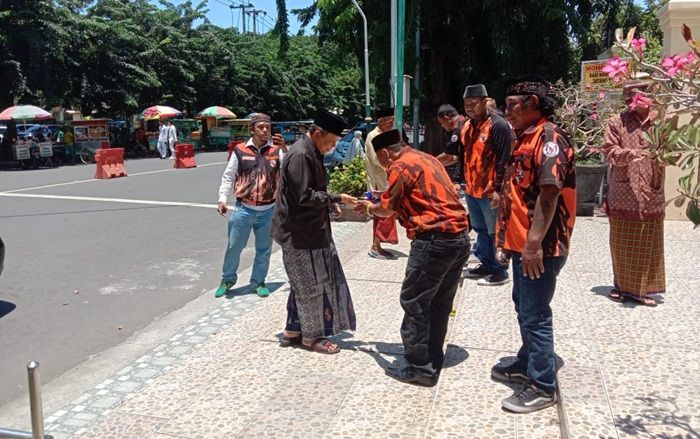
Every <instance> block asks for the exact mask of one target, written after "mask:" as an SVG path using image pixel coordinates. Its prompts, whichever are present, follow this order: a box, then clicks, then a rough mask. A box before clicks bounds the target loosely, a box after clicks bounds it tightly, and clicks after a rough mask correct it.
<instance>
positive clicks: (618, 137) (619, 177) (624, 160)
mask: <svg viewBox="0 0 700 439" xmlns="http://www.w3.org/2000/svg"><path fill="white" fill-rule="evenodd" d="M654 117H655V114H653V113H651V114H650V117H649V118H647V119H646V120H640V119H639V117H638V116H637V114H636V113H634V112H633V111H629V110H628V111H625V112H623V113H622V114H619V115H616V116H613V117H611V118H610V121H609V122H608V126H607V128H606V130H605V146H604V147H603V152H604V153H605V158H606V159H607V160H608V163H610V165H611V168H610V188H609V189H608V199H607V204H606V209H607V213H608V216H609V217H610V218H621V219H637V220H652V219H657V220H658V219H663V218H664V208H665V207H666V202H665V201H666V198H665V195H664V176H665V175H664V167H663V166H662V165H661V164H660V163H659V162H658V161H657V160H656V159H655V158H653V157H651V156H650V155H648V154H646V153H647V152H648V150H649V145H648V143H647V141H646V140H644V132H645V131H647V130H648V129H649V128H650V127H651V123H652V121H653V119H654Z"/></svg>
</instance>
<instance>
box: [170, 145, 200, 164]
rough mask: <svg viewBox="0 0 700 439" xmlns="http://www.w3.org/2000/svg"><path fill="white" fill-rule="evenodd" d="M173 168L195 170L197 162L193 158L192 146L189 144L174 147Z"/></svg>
mask: <svg viewBox="0 0 700 439" xmlns="http://www.w3.org/2000/svg"><path fill="white" fill-rule="evenodd" d="M173 167H174V168H176V169H179V168H196V167H197V160H195V158H194V146H192V145H190V144H189V143H180V144H178V145H175V164H174V165H173Z"/></svg>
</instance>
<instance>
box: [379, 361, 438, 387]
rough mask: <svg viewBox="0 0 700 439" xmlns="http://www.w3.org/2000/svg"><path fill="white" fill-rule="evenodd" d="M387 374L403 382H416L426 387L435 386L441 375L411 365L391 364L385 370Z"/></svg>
mask: <svg viewBox="0 0 700 439" xmlns="http://www.w3.org/2000/svg"><path fill="white" fill-rule="evenodd" d="M384 373H385V374H386V375H387V376H390V377H392V378H393V379H395V380H397V381H401V382H402V383H408V384H415V385H418V386H424V387H433V386H435V385H436V384H437V382H438V378H439V377H440V375H439V374H438V373H434V374H430V375H428V374H427V373H423V372H421V371H419V370H416V369H415V368H413V367H411V366H404V367H401V368H399V367H395V366H389V367H387V368H386V371H385V372H384Z"/></svg>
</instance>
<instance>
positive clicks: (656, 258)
mask: <svg viewBox="0 0 700 439" xmlns="http://www.w3.org/2000/svg"><path fill="white" fill-rule="evenodd" d="M610 254H611V256H612V265H613V273H614V274H615V288H616V289H617V290H618V291H620V293H622V295H624V296H628V297H633V298H636V299H643V298H645V297H648V296H650V295H653V294H660V293H664V292H665V290H666V273H665V266H664V221H663V220H630V219H617V218H610Z"/></svg>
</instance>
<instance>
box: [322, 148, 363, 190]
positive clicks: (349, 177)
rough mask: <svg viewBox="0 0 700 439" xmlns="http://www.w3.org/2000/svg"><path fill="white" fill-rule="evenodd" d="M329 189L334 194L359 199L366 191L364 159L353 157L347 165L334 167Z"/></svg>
mask: <svg viewBox="0 0 700 439" xmlns="http://www.w3.org/2000/svg"><path fill="white" fill-rule="evenodd" d="M328 186H329V189H330V190H331V192H332V193H334V194H348V195H352V196H355V197H361V196H362V195H363V194H364V193H365V192H366V191H367V173H366V172H365V159H364V158H362V157H355V158H354V159H353V161H351V162H350V163H349V164H348V165H340V166H336V167H335V169H333V172H331V178H330V183H329V185H328Z"/></svg>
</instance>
